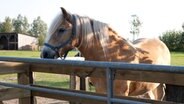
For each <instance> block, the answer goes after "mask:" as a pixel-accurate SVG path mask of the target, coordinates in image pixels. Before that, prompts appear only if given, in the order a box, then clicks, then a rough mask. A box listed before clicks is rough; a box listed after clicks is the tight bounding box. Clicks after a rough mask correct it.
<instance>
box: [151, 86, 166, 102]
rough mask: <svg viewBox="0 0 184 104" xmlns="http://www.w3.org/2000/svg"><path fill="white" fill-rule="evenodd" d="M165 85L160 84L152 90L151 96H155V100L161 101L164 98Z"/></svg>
mask: <svg viewBox="0 0 184 104" xmlns="http://www.w3.org/2000/svg"><path fill="white" fill-rule="evenodd" d="M165 88H166V86H165V84H160V85H159V86H158V87H157V88H156V89H154V90H153V94H154V95H155V100H161V101H162V100H163V99H164V97H165Z"/></svg>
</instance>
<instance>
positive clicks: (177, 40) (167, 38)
mask: <svg viewBox="0 0 184 104" xmlns="http://www.w3.org/2000/svg"><path fill="white" fill-rule="evenodd" d="M160 39H161V40H162V41H163V42H164V43H165V44H166V45H167V47H168V48H169V50H171V51H182V50H184V33H183V32H181V31H174V30H173V31H167V32H165V33H163V35H162V36H160Z"/></svg>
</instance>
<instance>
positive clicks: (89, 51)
mask: <svg viewBox="0 0 184 104" xmlns="http://www.w3.org/2000/svg"><path fill="white" fill-rule="evenodd" d="M61 10H62V12H60V13H59V15H57V16H56V18H55V20H54V21H53V23H52V25H51V27H50V29H49V31H48V36H47V39H46V41H45V42H46V43H45V44H44V47H43V50H42V53H41V57H42V58H54V57H55V56H58V55H63V54H64V53H65V52H66V51H68V50H70V49H71V48H74V47H76V48H78V50H80V52H81V53H82V55H83V56H84V57H85V59H86V60H93V61H114V62H128V63H148V64H161V65H169V64H170V52H169V50H168V48H167V47H166V45H165V44H164V43H163V42H161V41H160V40H159V39H138V40H136V41H134V42H133V44H131V43H129V42H128V41H126V40H125V39H124V38H122V37H120V36H119V35H118V34H117V33H116V32H115V31H114V30H113V29H112V28H111V27H109V26H108V25H107V24H105V23H102V22H99V21H96V20H94V19H91V18H89V17H82V16H79V15H74V14H70V13H68V12H67V11H66V10H65V9H64V8H61ZM91 82H92V83H93V85H94V86H95V89H96V92H100V93H106V79H103V78H91ZM114 93H115V95H121V96H122V95H123V96H138V97H146V98H151V99H158V100H162V99H163V97H164V93H165V92H164V84H159V83H148V82H137V81H129V80H115V81H114Z"/></svg>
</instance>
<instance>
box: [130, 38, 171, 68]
mask: <svg viewBox="0 0 184 104" xmlns="http://www.w3.org/2000/svg"><path fill="white" fill-rule="evenodd" d="M133 44H134V46H135V47H136V48H137V50H138V53H139V57H140V63H149V64H160V65H169V64H170V52H169V49H168V48H167V46H166V45H165V44H164V43H163V42H162V41H161V40H159V39H158V38H153V39H147V38H141V39H138V40H135V41H134V42H133Z"/></svg>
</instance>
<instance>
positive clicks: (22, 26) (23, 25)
mask: <svg viewBox="0 0 184 104" xmlns="http://www.w3.org/2000/svg"><path fill="white" fill-rule="evenodd" d="M13 26H14V32H17V33H22V34H27V33H28V30H29V23H28V19H27V17H25V16H24V17H23V16H22V15H20V14H19V15H18V16H17V18H16V19H13Z"/></svg>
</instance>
